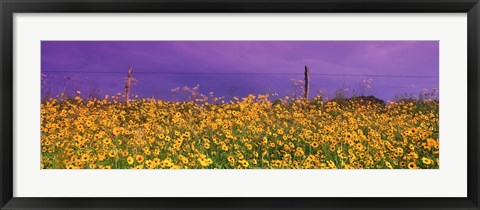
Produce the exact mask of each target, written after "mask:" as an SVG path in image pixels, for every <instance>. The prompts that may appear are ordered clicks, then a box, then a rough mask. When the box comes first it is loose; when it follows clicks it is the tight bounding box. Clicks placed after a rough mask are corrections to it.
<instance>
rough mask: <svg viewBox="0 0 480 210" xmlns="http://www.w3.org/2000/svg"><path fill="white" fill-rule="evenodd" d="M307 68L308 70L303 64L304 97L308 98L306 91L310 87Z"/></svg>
mask: <svg viewBox="0 0 480 210" xmlns="http://www.w3.org/2000/svg"><path fill="white" fill-rule="evenodd" d="M309 79H310V77H309V70H308V66H307V65H305V99H307V100H308V91H309V88H310V83H309Z"/></svg>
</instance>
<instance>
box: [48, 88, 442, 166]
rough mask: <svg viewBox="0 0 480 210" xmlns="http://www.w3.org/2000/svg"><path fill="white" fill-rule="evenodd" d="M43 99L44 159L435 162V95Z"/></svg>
mask: <svg viewBox="0 0 480 210" xmlns="http://www.w3.org/2000/svg"><path fill="white" fill-rule="evenodd" d="M268 97H269V96H268V95H258V96H254V95H250V96H248V97H246V98H242V99H235V100H233V101H230V102H225V103H212V102H211V103H207V102H202V103H194V102H167V101H161V100H154V99H138V100H133V101H132V102H131V103H130V104H125V103H120V102H117V101H116V100H115V99H112V98H109V99H104V100H96V99H94V100H86V99H82V98H80V97H76V98H75V99H68V100H58V99H50V100H47V101H45V102H42V105H41V150H42V152H41V155H42V158H41V167H42V168H45V169H65V168H67V169H131V168H132V169H184V168H188V169H202V168H206V169H438V168H439V159H438V158H439V139H438V135H439V121H438V120H439V114H438V110H439V107H438V105H439V103H438V100H402V101H397V102H389V103H387V104H382V103H380V102H377V101H375V100H367V99H365V98H357V99H353V98H352V99H344V100H337V101H329V102H324V101H322V100H320V99H319V98H315V99H313V100H300V99H299V100H292V99H283V100H277V101H275V102H272V101H271V100H269V99H268Z"/></svg>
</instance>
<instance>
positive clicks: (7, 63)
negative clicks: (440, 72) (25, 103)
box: [0, 0, 480, 209]
mask: <svg viewBox="0 0 480 210" xmlns="http://www.w3.org/2000/svg"><path fill="white" fill-rule="evenodd" d="M0 8H1V29H0V31H1V34H0V36H1V56H0V63H1V67H2V68H1V85H0V88H1V91H0V99H1V103H0V107H1V108H0V110H1V113H0V119H1V123H2V125H1V128H0V135H1V139H0V141H1V144H0V155H1V165H0V188H1V192H0V206H1V207H2V208H1V209H70V208H75V209H212V208H217V209H218V208H220V209H274V208H275V209H277V208H281V209H312V208H313V209H321V208H323V209H372V208H381V209H384V208H391V209H394V208H395V209H479V193H478V192H479V188H480V185H479V182H478V180H479V174H478V172H479V164H478V160H479V159H480V157H479V152H480V148H479V144H478V140H479V130H480V129H479V126H478V120H479V114H480V113H479V94H480V92H479V87H480V86H479V83H478V82H479V81H480V78H479V60H480V53H479V50H480V47H479V35H480V34H479V32H480V31H479V30H480V29H479V19H480V17H479V14H480V5H479V1H478V0H403V1H402V0H383V1H380V0H336V1H332V0H233V1H220V0H88V1H80V0H72V1H68V0H0ZM87 12H88V13H118V12H122V13H156V12H161V13H186V12H192V13H202V12H213V13H218V12H222V13H250V12H252V13H257V12H266V13H278V12H287V13H319V12H321V13H324V12H328V13H419V12H421V13H440V12H441V13H467V14H468V16H467V18H468V23H467V24H468V40H467V41H468V151H467V153H468V163H467V165H468V180H467V182H468V188H467V191H468V192H467V193H468V196H467V197H465V198H413V197H411V198H360V197H358V198H40V197H38V198H25V197H13V182H14V177H13V147H12V145H13V140H14V138H13V121H14V119H13V114H12V113H13V111H14V109H15V106H14V104H13V100H12V99H13V91H14V90H13V39H14V37H13V14H14V13H87ZM445 181H446V182H448V181H449V180H445ZM412 190H414V189H412Z"/></svg>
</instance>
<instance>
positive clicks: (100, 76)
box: [41, 41, 439, 100]
mask: <svg viewBox="0 0 480 210" xmlns="http://www.w3.org/2000/svg"><path fill="white" fill-rule="evenodd" d="M438 50H439V43H438V41H42V43H41V51H42V52H41V60H42V61H41V68H42V69H41V70H42V73H43V74H45V75H47V80H46V84H45V85H44V87H43V88H42V92H43V93H44V94H45V92H46V91H47V89H51V92H52V94H58V93H59V92H61V91H62V90H63V88H65V86H67V89H68V88H69V87H70V88H75V89H80V90H81V91H82V92H83V93H86V92H89V90H90V89H92V87H95V88H97V89H98V90H100V94H101V95H102V96H103V95H105V94H109V95H112V94H115V93H118V92H123V91H124V81H123V78H124V77H125V76H126V72H127V69H128V67H129V66H132V67H133V70H134V77H135V78H136V79H137V80H139V83H138V85H136V86H133V88H132V93H134V94H138V95H140V97H152V96H154V97H155V98H162V99H167V100H171V99H174V97H175V96H173V94H172V93H171V91H170V90H171V89H173V88H175V87H183V86H185V85H187V86H189V87H192V86H195V85H196V84H199V85H200V92H201V93H203V94H208V93H210V92H213V93H214V95H215V96H227V97H232V96H240V97H242V96H246V95H248V94H249V93H255V94H260V93H267V92H269V93H278V94H279V95H280V96H284V95H286V94H291V92H292V91H293V85H292V83H291V82H290V79H303V71H304V66H305V65H308V66H309V67H310V72H311V73H312V76H311V86H310V88H311V93H312V94H311V95H310V96H313V95H314V94H315V93H316V92H317V91H318V90H323V92H325V93H326V95H327V96H330V97H332V96H333V93H334V92H335V91H336V90H338V89H348V91H347V94H351V93H352V92H353V91H356V92H361V90H362V81H363V80H366V79H369V78H371V79H372V80H373V81H372V88H371V89H368V90H367V91H366V92H365V94H366V95H375V96H377V97H379V98H382V99H393V97H394V96H396V95H401V94H403V93H408V94H409V93H411V94H414V95H417V94H418V93H419V92H420V91H421V90H422V89H424V88H427V89H432V88H438V81H439V80H438V73H439V70H438V68H439V67H438V65H439V60H438V59H439V52H438ZM211 73H212V74H211ZM315 74H334V75H315ZM337 74H339V75H343V74H345V75H350V76H339V75H337ZM363 75H379V76H363ZM385 75H393V76H401V77H384V76H385ZM405 76H409V77H405ZM410 76H420V77H410ZM66 77H69V78H72V80H69V81H68V83H69V84H67V85H65V84H64V81H65V78H66ZM73 86H75V87H73ZM83 93H82V94H83Z"/></svg>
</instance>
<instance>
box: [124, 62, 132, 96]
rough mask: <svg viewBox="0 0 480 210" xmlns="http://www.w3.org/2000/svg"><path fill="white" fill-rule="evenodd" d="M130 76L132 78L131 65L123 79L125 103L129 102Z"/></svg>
mask: <svg viewBox="0 0 480 210" xmlns="http://www.w3.org/2000/svg"><path fill="white" fill-rule="evenodd" d="M132 78H133V69H132V67H129V68H128V75H127V78H126V79H125V96H124V97H125V103H127V104H128V103H129V97H130V87H131V86H132Z"/></svg>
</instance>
